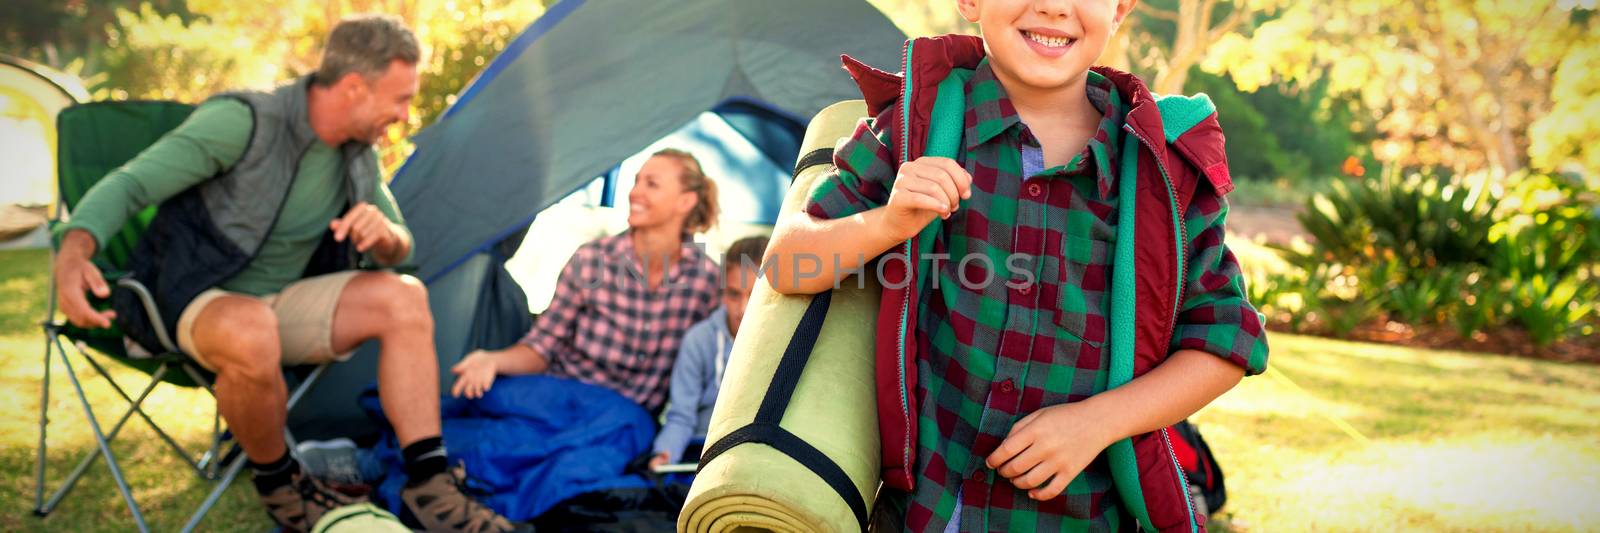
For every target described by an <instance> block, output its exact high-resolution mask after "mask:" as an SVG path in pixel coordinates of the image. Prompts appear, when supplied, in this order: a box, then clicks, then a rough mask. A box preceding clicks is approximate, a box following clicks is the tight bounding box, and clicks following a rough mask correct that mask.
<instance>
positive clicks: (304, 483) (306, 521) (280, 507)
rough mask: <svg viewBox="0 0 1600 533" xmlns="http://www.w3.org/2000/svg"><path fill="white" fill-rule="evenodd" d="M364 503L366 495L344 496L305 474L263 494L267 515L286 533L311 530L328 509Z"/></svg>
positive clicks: (296, 475) (262, 498)
mask: <svg viewBox="0 0 1600 533" xmlns="http://www.w3.org/2000/svg"><path fill="white" fill-rule="evenodd" d="M365 501H367V499H366V497H364V496H350V495H348V494H344V493H342V492H339V491H337V490H334V489H332V488H330V487H328V486H327V485H325V484H323V483H322V481H319V480H318V479H317V478H315V477H312V476H309V475H306V474H304V473H299V474H295V475H294V478H293V481H291V482H290V483H289V484H288V485H284V486H281V487H278V488H277V489H274V490H273V491H272V492H271V493H268V494H262V495H261V504H262V506H264V507H266V508H267V516H268V517H270V518H272V522H273V523H275V524H277V525H278V527H281V528H283V530H284V531H286V532H298V531H310V530H311V526H312V525H313V524H316V523H317V520H320V519H322V515H323V514H324V513H327V512H328V511H329V510H331V509H336V508H339V507H343V506H346V505H350V504H354V503H362V502H365Z"/></svg>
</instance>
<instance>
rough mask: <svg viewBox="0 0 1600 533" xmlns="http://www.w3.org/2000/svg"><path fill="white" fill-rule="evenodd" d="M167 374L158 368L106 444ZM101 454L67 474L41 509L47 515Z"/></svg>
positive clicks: (88, 457) (97, 452) (91, 454)
mask: <svg viewBox="0 0 1600 533" xmlns="http://www.w3.org/2000/svg"><path fill="white" fill-rule="evenodd" d="M166 372H167V367H166V366H162V367H160V368H157V369H156V371H155V373H153V374H151V381H150V384H149V385H147V386H145V388H144V390H143V391H141V392H140V393H139V399H138V400H130V401H132V402H133V403H134V406H132V407H129V408H128V410H127V411H123V413H122V417H121V418H118V419H117V423H116V424H114V425H112V426H111V431H110V432H109V433H106V442H108V443H109V442H111V441H114V440H116V439H117V435H118V434H119V433H121V432H122V426H124V425H126V424H127V422H128V420H129V419H131V418H133V413H134V411H136V410H138V407H137V406H138V405H139V402H143V401H144V399H145V398H147V397H149V396H150V391H153V390H155V388H156V385H160V384H161V381H160V380H161V376H163V375H165V374H166ZM100 454H101V452H100V450H99V449H98V448H97V449H95V450H92V451H90V452H89V453H88V454H85V455H84V456H83V460H81V461H78V466H76V467H74V468H73V469H72V473H70V474H67V478H66V479H65V480H63V481H62V482H61V487H60V488H58V489H56V492H55V494H53V495H51V496H50V501H49V502H47V503H45V505H44V506H43V507H41V508H40V509H43V510H44V512H45V513H48V512H50V511H51V510H53V509H55V508H56V505H58V504H60V503H61V500H62V498H65V497H66V496H67V493H68V492H70V491H72V488H73V487H75V486H77V484H78V479H79V478H82V477H83V474H84V473H85V472H88V471H89V465H91V464H94V460H95V458H96V457H99V456H100Z"/></svg>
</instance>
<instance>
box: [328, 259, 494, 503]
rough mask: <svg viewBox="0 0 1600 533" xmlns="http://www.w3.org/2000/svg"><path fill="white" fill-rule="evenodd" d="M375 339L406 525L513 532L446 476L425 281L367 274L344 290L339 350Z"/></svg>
mask: <svg viewBox="0 0 1600 533" xmlns="http://www.w3.org/2000/svg"><path fill="white" fill-rule="evenodd" d="M369 339H377V340H378V342H380V343H382V347H381V350H380V351H379V355H378V399H379V401H380V402H382V404H383V413H384V415H385V416H386V417H388V419H389V423H390V424H392V425H393V426H394V432H395V437H397V438H398V439H399V441H400V446H401V450H400V456H401V458H402V460H403V461H404V463H405V471H406V477H407V482H406V487H405V488H404V489H402V490H401V491H400V500H401V505H402V509H401V513H400V518H401V520H402V521H403V522H405V523H406V525H407V526H408V527H411V528H413V529H421V530H426V531H481V532H499V531H512V530H513V528H512V526H511V523H510V522H509V521H507V520H506V519H505V517H502V516H500V515H499V514H497V513H495V512H494V510H492V509H489V508H488V507H487V506H484V505H483V504H482V503H480V502H478V501H476V500H474V499H472V498H471V497H469V496H467V495H466V494H464V493H462V492H461V489H460V483H461V482H462V480H461V479H460V478H458V477H456V476H455V475H454V474H452V473H450V472H447V471H446V469H447V465H448V463H447V459H446V458H445V456H444V453H445V450H444V441H443V440H442V438H441V435H440V430H439V426H440V423H439V362H438V360H437V358H436V354H435V353H434V348H433V315H432V314H431V313H430V312H429V310H428V291H427V289H426V288H425V287H424V286H423V284H422V282H421V281H418V280H417V278H413V277H411V276H399V275H395V274H390V273H384V272H364V273H361V274H358V275H357V276H356V277H355V278H353V279H351V280H350V282H349V283H348V284H346V285H345V288H344V292H342V293H340V294H339V307H338V308H337V309H336V310H335V311H334V317H333V349H334V351H335V352H336V353H343V352H346V351H349V350H353V349H355V347H356V346H357V345H359V344H361V342H362V341H365V340H369Z"/></svg>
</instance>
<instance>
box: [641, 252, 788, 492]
mask: <svg viewBox="0 0 1600 533" xmlns="http://www.w3.org/2000/svg"><path fill="white" fill-rule="evenodd" d="M766 249H767V238H766V237H745V238H743V239H739V240H738V241H736V242H734V243H733V245H732V246H729V247H728V253H727V254H725V255H723V257H722V280H723V281H722V307H721V308H719V309H717V310H716V311H713V312H712V313H711V316H709V317H706V319H705V320H702V321H700V322H698V323H696V324H695V325H693V326H690V327H689V332H688V333H685V334H684V335H683V346H682V347H681V348H679V349H678V360H677V362H675V363H673V365H672V390H671V401H670V402H669V403H668V404H667V421H666V423H665V424H663V425H662V426H661V432H660V433H658V434H656V442H655V447H654V448H653V450H654V451H655V455H654V456H653V457H651V458H650V467H651V468H655V467H658V466H661V465H664V464H668V463H682V462H692V461H696V460H698V459H699V456H700V452H699V451H698V450H689V451H690V452H691V453H688V454H685V453H684V451H685V449H686V448H690V443H691V441H694V442H695V443H696V446H694V448H699V446H702V445H704V443H705V440H706V429H707V428H708V427H709V426H710V424H711V408H712V406H715V405H716V404H717V389H719V388H721V386H722V374H723V371H725V370H726V369H727V368H728V356H729V355H731V354H732V353H733V337H734V336H735V335H738V333H739V322H740V321H741V320H743V319H744V305H745V303H746V302H749V301H750V288H751V287H754V286H755V283H756V276H757V275H758V274H757V272H758V270H759V267H760V265H761V258H762V256H764V255H765V254H766Z"/></svg>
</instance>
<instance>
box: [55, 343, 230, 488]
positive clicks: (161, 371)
mask: <svg viewBox="0 0 1600 533" xmlns="http://www.w3.org/2000/svg"><path fill="white" fill-rule="evenodd" d="M78 353H79V354H81V355H83V359H84V360H85V361H88V362H89V366H90V367H92V368H94V370H95V372H99V373H100V377H103V378H105V380H106V381H107V382H109V383H110V384H111V390H114V391H116V392H117V395H118V396H121V397H122V399H123V400H126V401H127V402H128V404H129V408H130V409H132V410H133V413H135V414H138V415H139V418H143V419H144V422H145V423H146V424H149V425H150V429H152V430H154V431H155V432H156V436H158V437H161V440H163V441H165V442H166V443H167V447H169V448H172V453H175V454H178V457H181V458H183V461H184V462H186V463H189V468H192V469H194V471H195V474H196V475H199V476H201V477H205V473H204V472H202V471H201V470H200V465H199V463H197V462H196V461H195V459H194V457H193V456H191V455H189V452H188V451H186V450H184V449H183V446H180V445H178V441H177V440H175V439H173V438H172V436H171V435H168V434H167V431H166V430H164V429H161V426H160V425H157V424H156V421H155V420H151V419H150V415H149V414H146V413H145V412H144V406H143V405H142V404H141V403H140V402H143V401H144V398H143V396H144V395H143V394H141V395H140V396H141V397H140V399H139V400H138V401H135V400H134V399H133V398H132V397H130V396H128V393H127V391H124V390H122V386H121V385H118V384H117V381H116V380H114V379H111V373H109V372H106V369H105V367H103V366H100V363H98V362H96V361H95V360H94V358H93V357H90V356H89V353H88V352H86V351H84V350H81V349H80V350H78ZM171 368H172V367H171V364H170V363H167V364H162V365H161V366H160V367H159V368H157V369H156V372H154V373H152V374H151V375H150V385H149V386H148V387H146V391H145V393H144V394H149V390H151V389H154V388H155V386H156V385H159V384H160V383H161V378H162V377H164V376H166V375H167V371H168V370H171ZM113 433H115V432H113ZM113 438H114V437H113Z"/></svg>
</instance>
